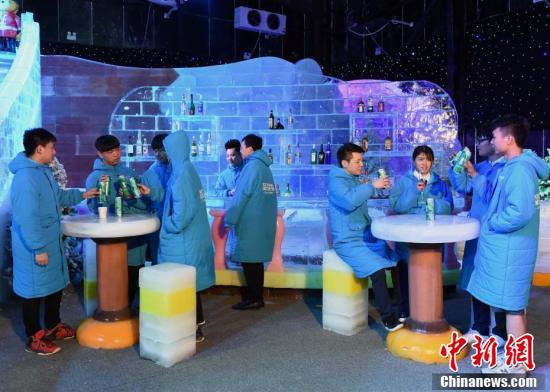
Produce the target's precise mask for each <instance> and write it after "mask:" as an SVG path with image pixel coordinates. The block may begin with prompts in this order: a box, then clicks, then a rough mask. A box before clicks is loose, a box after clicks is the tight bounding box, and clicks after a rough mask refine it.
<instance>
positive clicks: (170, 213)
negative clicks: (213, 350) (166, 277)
mask: <svg viewBox="0 0 550 392" xmlns="http://www.w3.org/2000/svg"><path fill="white" fill-rule="evenodd" d="M163 144H164V148H165V149H166V153H167V154H168V158H169V159H170V162H171V163H172V175H171V176H170V179H169V180H168V184H167V186H166V197H165V200H164V209H163V216H162V227H161V229H160V247H159V256H158V261H159V263H167V262H172V263H181V264H186V265H190V266H193V267H195V269H196V273H197V278H196V279H197V282H196V287H197V333H196V339H197V342H202V341H203V340H204V336H203V333H202V330H201V326H202V325H204V324H205V320H204V314H203V310H202V302H201V296H200V292H201V291H203V290H206V289H207V288H209V287H211V286H213V285H214V284H215V280H216V278H215V276H214V248H213V247H212V240H211V237H210V227H209V224H208V215H207V213H206V199H205V194H204V190H203V188H202V184H201V180H200V178H199V175H198V174H197V170H196V169H195V167H194V166H193V165H192V164H191V162H190V160H189V153H190V144H189V137H188V136H187V134H186V133H185V132H184V131H178V132H174V133H172V134H170V135H169V136H167V137H166V139H164V141H163Z"/></svg>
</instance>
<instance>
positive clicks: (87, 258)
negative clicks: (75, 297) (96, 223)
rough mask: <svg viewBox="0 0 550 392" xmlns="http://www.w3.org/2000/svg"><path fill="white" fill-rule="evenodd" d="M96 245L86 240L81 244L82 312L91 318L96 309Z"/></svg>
mask: <svg viewBox="0 0 550 392" xmlns="http://www.w3.org/2000/svg"><path fill="white" fill-rule="evenodd" d="M96 257H97V256H96V244H95V242H94V241H93V240H91V239H89V238H86V239H84V241H83V242H82V262H83V264H84V310H85V311H86V316H88V317H91V316H92V315H93V314H94V312H95V310H96V309H97V259H96Z"/></svg>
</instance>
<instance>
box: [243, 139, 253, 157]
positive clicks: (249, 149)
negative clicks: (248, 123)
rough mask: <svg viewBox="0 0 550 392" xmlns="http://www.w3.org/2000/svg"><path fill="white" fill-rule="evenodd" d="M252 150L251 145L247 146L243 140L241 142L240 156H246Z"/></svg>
mask: <svg viewBox="0 0 550 392" xmlns="http://www.w3.org/2000/svg"><path fill="white" fill-rule="evenodd" d="M253 152H254V149H253V148H252V147H247V146H246V144H244V142H241V156H242V157H243V159H246V158H248V156H249V155H251V154H252V153H253Z"/></svg>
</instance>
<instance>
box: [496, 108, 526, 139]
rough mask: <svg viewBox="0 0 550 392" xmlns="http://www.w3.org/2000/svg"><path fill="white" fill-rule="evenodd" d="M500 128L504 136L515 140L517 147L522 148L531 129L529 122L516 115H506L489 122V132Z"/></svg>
mask: <svg viewBox="0 0 550 392" xmlns="http://www.w3.org/2000/svg"><path fill="white" fill-rule="evenodd" d="M496 128H501V129H502V132H503V133H504V134H506V135H512V136H513V137H514V139H515V140H516V144H517V145H518V147H523V145H524V144H525V141H526V140H527V135H528V134H529V130H530V129H531V125H530V124H529V120H527V118H525V117H523V116H519V115H517V114H506V115H504V116H500V117H497V118H495V119H494V120H493V121H492V122H491V130H494V129H496Z"/></svg>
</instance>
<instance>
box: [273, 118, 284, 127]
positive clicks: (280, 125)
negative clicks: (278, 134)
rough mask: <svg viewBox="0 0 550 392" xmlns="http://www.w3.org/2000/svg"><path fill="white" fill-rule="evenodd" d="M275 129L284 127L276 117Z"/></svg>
mask: <svg viewBox="0 0 550 392" xmlns="http://www.w3.org/2000/svg"><path fill="white" fill-rule="evenodd" d="M275 129H285V127H284V125H283V124H281V119H280V118H277V124H276V125H275Z"/></svg>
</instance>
